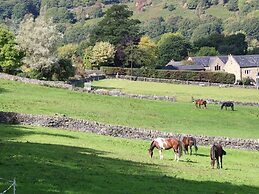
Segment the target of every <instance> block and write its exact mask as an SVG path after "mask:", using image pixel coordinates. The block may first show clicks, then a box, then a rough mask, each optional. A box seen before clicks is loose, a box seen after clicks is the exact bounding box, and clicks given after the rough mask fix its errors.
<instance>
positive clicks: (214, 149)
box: [210, 144, 227, 168]
mask: <svg viewBox="0 0 259 194" xmlns="http://www.w3.org/2000/svg"><path fill="white" fill-rule="evenodd" d="M226 154H227V153H226V152H225V150H223V148H222V146H221V145H219V144H218V145H215V144H213V145H212V146H211V148H210V158H211V167H212V168H214V165H215V160H217V168H219V158H220V167H221V168H222V157H223V155H226Z"/></svg>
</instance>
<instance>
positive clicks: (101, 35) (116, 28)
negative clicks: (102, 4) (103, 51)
mask: <svg viewBox="0 0 259 194" xmlns="http://www.w3.org/2000/svg"><path fill="white" fill-rule="evenodd" d="M132 15H133V12H132V11H130V10H128V7H127V6H126V5H113V6H112V7H111V8H109V9H108V10H107V11H106V14H105V16H104V18H103V20H101V21H100V22H99V23H98V25H97V26H96V27H95V28H94V29H93V31H92V33H91V34H90V42H91V43H92V44H95V42H99V41H105V42H110V43H111V44H113V45H117V44H119V43H121V42H125V41H126V42H128V41H130V40H133V39H136V38H139V37H140V34H139V26H138V24H139V23H140V21H139V20H137V19H130V17H131V16H132ZM127 40H128V41H127Z"/></svg>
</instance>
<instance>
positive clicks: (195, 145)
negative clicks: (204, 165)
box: [193, 138, 198, 152]
mask: <svg viewBox="0 0 259 194" xmlns="http://www.w3.org/2000/svg"><path fill="white" fill-rule="evenodd" d="M193 144H194V148H195V152H197V151H198V146H197V143H196V139H195V138H193Z"/></svg>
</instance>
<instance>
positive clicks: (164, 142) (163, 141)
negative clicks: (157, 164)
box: [155, 138, 167, 149]
mask: <svg viewBox="0 0 259 194" xmlns="http://www.w3.org/2000/svg"><path fill="white" fill-rule="evenodd" d="M155 141H156V142H157V143H158V145H159V148H160V149H165V147H164V144H165V145H166V146H167V143H166V141H165V138H156V139H155Z"/></svg>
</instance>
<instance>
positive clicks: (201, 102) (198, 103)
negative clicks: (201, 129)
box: [195, 99, 207, 108]
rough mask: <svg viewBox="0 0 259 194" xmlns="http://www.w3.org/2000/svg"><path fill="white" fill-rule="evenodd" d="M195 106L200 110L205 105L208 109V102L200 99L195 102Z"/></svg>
mask: <svg viewBox="0 0 259 194" xmlns="http://www.w3.org/2000/svg"><path fill="white" fill-rule="evenodd" d="M195 105H196V107H197V108H198V107H199V108H201V106H202V105H203V106H204V107H205V108H207V101H206V100H202V99H198V100H195Z"/></svg>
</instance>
